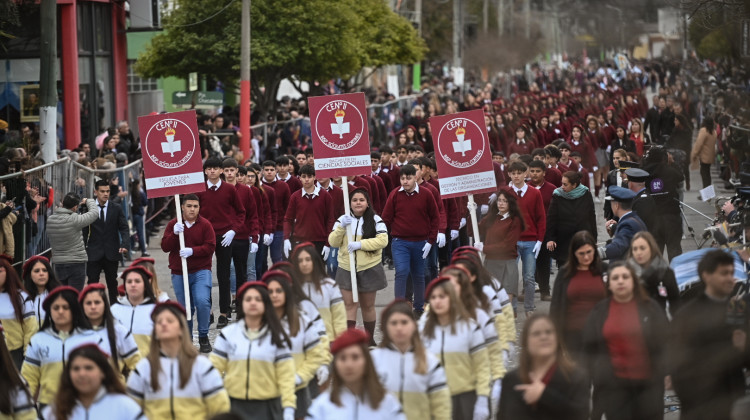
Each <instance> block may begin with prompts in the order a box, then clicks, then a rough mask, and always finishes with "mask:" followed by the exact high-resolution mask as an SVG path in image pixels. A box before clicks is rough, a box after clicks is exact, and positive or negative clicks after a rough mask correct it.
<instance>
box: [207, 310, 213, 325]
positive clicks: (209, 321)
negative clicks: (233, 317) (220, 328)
mask: <svg viewBox="0 0 750 420" xmlns="http://www.w3.org/2000/svg"><path fill="white" fill-rule="evenodd" d="M211 325H214V313H213V312H211V316H210V317H209V318H208V326H209V327H210V326H211Z"/></svg>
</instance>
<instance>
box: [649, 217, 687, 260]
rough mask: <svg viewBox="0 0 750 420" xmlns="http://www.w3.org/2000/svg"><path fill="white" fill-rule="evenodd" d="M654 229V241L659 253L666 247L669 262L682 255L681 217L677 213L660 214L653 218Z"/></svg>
mask: <svg viewBox="0 0 750 420" xmlns="http://www.w3.org/2000/svg"><path fill="white" fill-rule="evenodd" d="M654 219H655V221H656V229H654V232H652V233H653V234H654V239H656V244H657V245H658V246H659V251H660V252H661V251H663V250H664V247H665V246H666V247H667V254H668V255H669V261H672V259H673V258H674V257H676V256H678V255H680V254H682V216H680V214H679V213H677V214H675V213H660V214H657V215H656V216H655V217H654Z"/></svg>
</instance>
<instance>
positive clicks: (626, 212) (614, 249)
mask: <svg viewBox="0 0 750 420" xmlns="http://www.w3.org/2000/svg"><path fill="white" fill-rule="evenodd" d="M608 191H609V197H607V199H608V200H610V201H612V213H614V215H615V216H617V217H618V219H619V221H617V222H615V221H614V220H609V221H607V224H606V227H607V233H609V235H610V236H612V239H611V240H609V241H607V245H606V246H603V247H600V248H599V255H601V257H602V259H607V260H609V261H610V262H614V261H618V260H622V259H624V258H625V257H626V256H627V253H628V249H630V240H631V239H632V238H633V235H635V234H636V233H638V232H640V231H642V230H646V224H645V223H643V220H641V218H640V217H638V215H636V214H635V213H634V212H633V199H635V197H636V194H635V193H634V192H633V191H630V190H629V189H627V188H622V187H618V186H617V185H613V186H611V187H609V189H608Z"/></svg>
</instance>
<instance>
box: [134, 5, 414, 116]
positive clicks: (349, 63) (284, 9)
mask: <svg viewBox="0 0 750 420" xmlns="http://www.w3.org/2000/svg"><path fill="white" fill-rule="evenodd" d="M229 1H230V3H223V4H215V2H206V1H202V0H179V1H178V2H177V7H176V8H175V9H174V10H173V11H172V12H171V13H170V14H169V15H167V16H165V18H164V29H165V31H164V32H162V33H160V34H158V35H156V36H155V37H154V38H153V39H152V40H151V44H150V45H149V47H148V48H147V49H146V51H144V52H143V53H142V54H141V55H140V56H139V57H138V61H137V63H136V70H137V71H138V72H139V73H141V74H142V75H143V76H145V77H166V76H176V77H185V76H186V75H187V74H188V73H189V72H193V71H197V72H199V73H201V74H204V75H206V76H207V77H210V78H215V79H217V80H220V81H222V82H223V83H224V84H225V85H226V86H235V81H236V80H237V79H238V78H239V66H240V29H241V27H240V25H241V24H240V20H241V19H240V17H241V16H240V14H241V2H240V1H237V0H229ZM222 9H226V10H224V11H223V12H221V10H222ZM217 13H219V14H218V15H217V16H216V17H215V18H212V19H209V20H206V21H205V22H201V21H202V20H205V19H207V18H208V17H210V16H213V15H215V14H217ZM251 14H252V16H251V21H252V23H251V28H252V41H251V52H252V59H251V69H252V73H251V78H252V80H251V88H252V96H253V101H254V102H255V103H256V105H257V106H258V109H259V110H260V112H261V113H262V114H263V115H267V113H268V112H270V111H272V110H273V109H272V107H273V105H274V101H275V98H276V92H277V91H278V87H279V84H280V83H281V81H282V80H283V79H285V78H290V79H291V78H292V77H293V76H294V78H295V79H294V80H296V81H302V80H304V81H308V82H315V81H325V80H329V79H335V78H342V79H349V78H351V77H352V76H354V75H355V74H357V73H358V72H359V71H360V70H361V69H362V68H363V67H365V66H371V67H380V66H383V65H386V64H397V63H414V62H417V61H419V60H421V59H422V57H423V55H424V53H425V46H424V42H423V41H422V40H421V39H420V38H419V37H418V36H417V33H416V31H415V30H414V29H413V28H412V27H411V25H409V23H408V22H407V21H406V20H404V19H402V18H400V17H399V16H398V15H396V14H395V13H393V12H391V11H390V10H389V9H388V8H387V7H386V6H385V4H384V2H382V0H338V1H335V2H332V1H330V0H305V1H299V0H252V9H251ZM195 22H201V23H197V24H196V23H195ZM310 85H311V86H313V85H314V83H310Z"/></svg>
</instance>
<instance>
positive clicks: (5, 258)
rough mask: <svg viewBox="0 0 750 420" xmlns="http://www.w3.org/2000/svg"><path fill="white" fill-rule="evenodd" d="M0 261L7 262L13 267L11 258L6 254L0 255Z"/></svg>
mask: <svg viewBox="0 0 750 420" xmlns="http://www.w3.org/2000/svg"><path fill="white" fill-rule="evenodd" d="M0 259H3V260H5V261H8V264H10V265H13V257H11V256H10V255H8V254H0Z"/></svg>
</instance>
